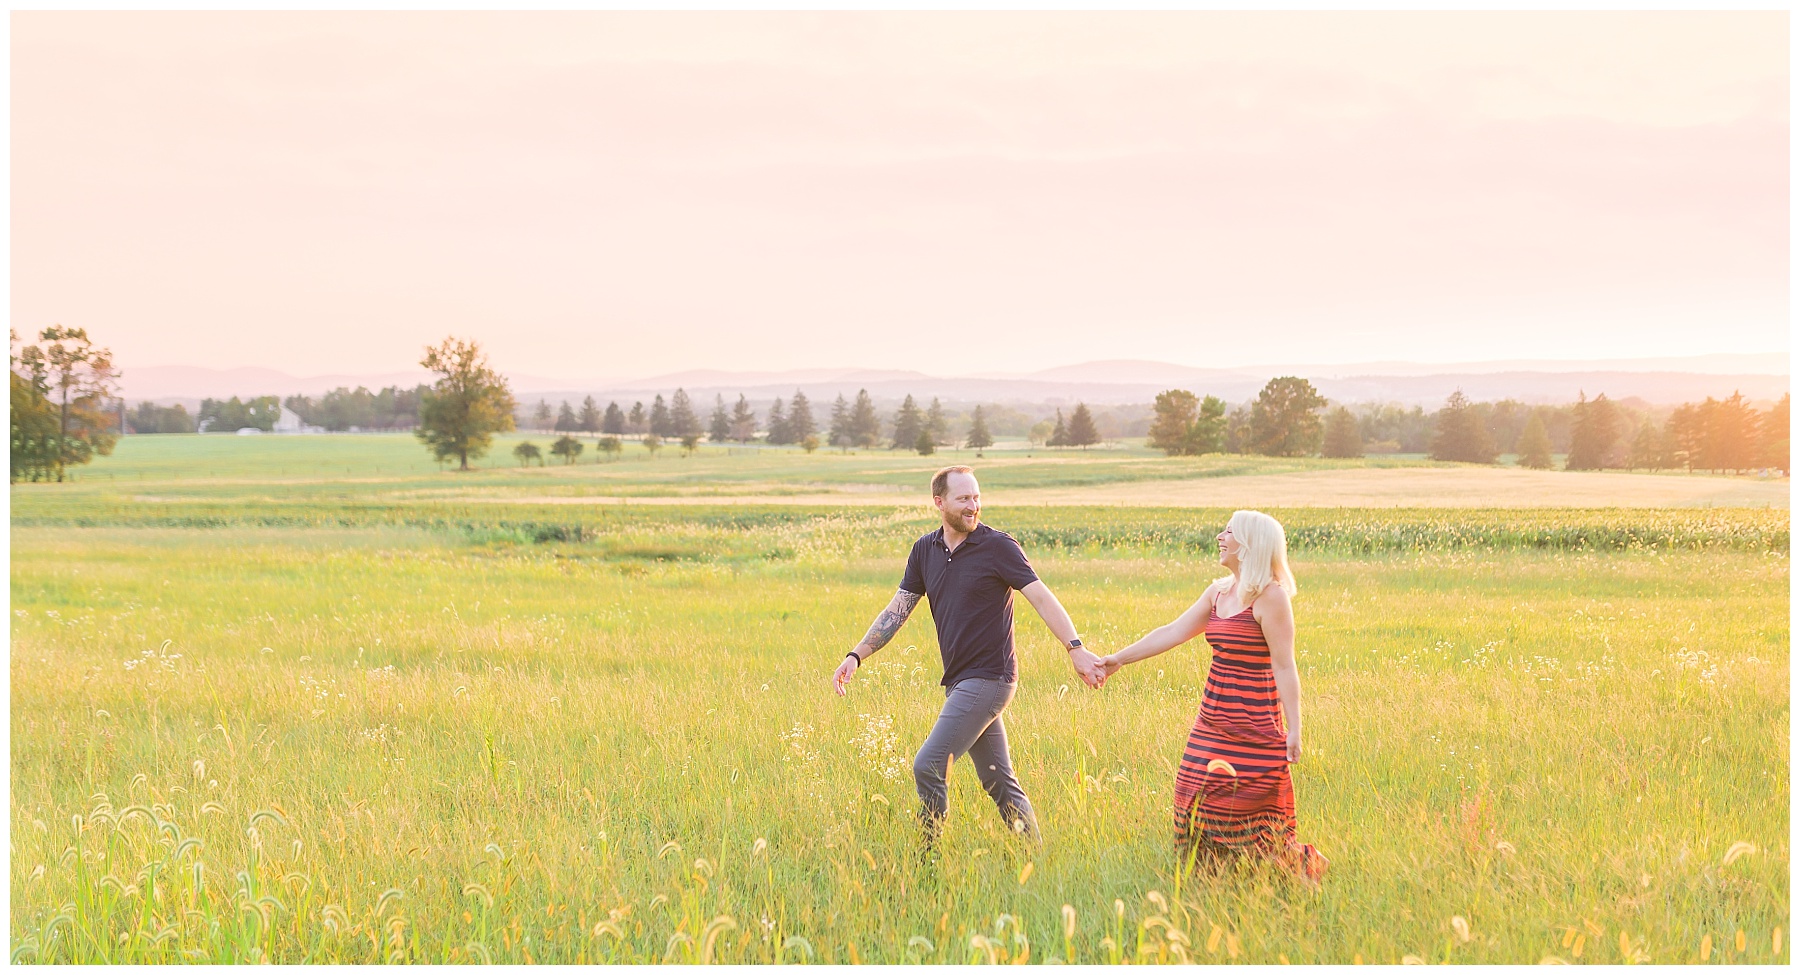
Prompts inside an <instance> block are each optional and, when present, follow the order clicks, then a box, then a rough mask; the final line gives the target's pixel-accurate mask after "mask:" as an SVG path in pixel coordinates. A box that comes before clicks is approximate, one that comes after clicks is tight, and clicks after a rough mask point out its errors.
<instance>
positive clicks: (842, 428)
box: [825, 393, 855, 447]
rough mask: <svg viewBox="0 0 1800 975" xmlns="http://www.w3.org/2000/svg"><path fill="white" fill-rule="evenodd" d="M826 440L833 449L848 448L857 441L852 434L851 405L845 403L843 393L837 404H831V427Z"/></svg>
mask: <svg viewBox="0 0 1800 975" xmlns="http://www.w3.org/2000/svg"><path fill="white" fill-rule="evenodd" d="M825 439H826V440H827V441H829V442H830V443H831V445H832V446H833V447H848V446H850V444H851V443H852V442H854V441H855V437H854V436H853V435H852V434H851V432H850V404H849V403H848V402H847V401H845V399H844V394H843V393H839V394H838V397H837V402H835V403H833V404H831V427H830V428H829V430H828V432H827V433H826V435H825Z"/></svg>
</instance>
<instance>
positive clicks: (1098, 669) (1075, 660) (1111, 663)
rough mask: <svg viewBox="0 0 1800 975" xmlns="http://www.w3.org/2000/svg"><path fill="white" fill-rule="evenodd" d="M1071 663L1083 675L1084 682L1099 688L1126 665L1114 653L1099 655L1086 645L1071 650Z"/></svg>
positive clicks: (1077, 672)
mask: <svg viewBox="0 0 1800 975" xmlns="http://www.w3.org/2000/svg"><path fill="white" fill-rule="evenodd" d="M1069 663H1071V664H1073V665H1074V666H1075V673H1076V674H1078V675H1079V676H1080V677H1081V680H1082V683H1084V684H1086V685H1087V686H1089V687H1092V688H1095V689H1098V688H1099V687H1100V686H1101V685H1103V684H1105V683H1106V679H1107V678H1108V677H1111V676H1112V675H1114V674H1116V673H1118V672H1119V668H1120V667H1123V666H1125V665H1124V664H1122V663H1120V662H1119V660H1118V658H1117V657H1115V656H1112V655H1110V654H1109V655H1107V656H1104V657H1101V656H1097V655H1096V654H1095V653H1094V652H1093V651H1092V650H1089V649H1088V648H1086V647H1076V648H1075V649H1073V650H1070V651H1069Z"/></svg>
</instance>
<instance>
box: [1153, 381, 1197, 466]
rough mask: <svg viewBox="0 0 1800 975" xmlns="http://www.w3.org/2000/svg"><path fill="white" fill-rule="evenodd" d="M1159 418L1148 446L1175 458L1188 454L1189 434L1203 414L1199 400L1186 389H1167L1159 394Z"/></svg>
mask: <svg viewBox="0 0 1800 975" xmlns="http://www.w3.org/2000/svg"><path fill="white" fill-rule="evenodd" d="M1154 409H1155V411H1156V419H1155V421H1154V422H1152V423H1151V424H1150V436H1149V438H1148V439H1147V440H1146V441H1145V443H1146V445H1147V446H1150V447H1155V448H1156V449H1157V450H1160V451H1162V452H1163V454H1164V455H1166V456H1169V457H1175V456H1178V455H1180V454H1185V453H1187V452H1188V432H1189V431H1190V430H1191V429H1192V427H1193V425H1194V419H1195V417H1196V416H1197V415H1198V413H1199V411H1200V398H1199V397H1198V396H1195V395H1194V394H1193V393H1190V392H1188V391H1187V390H1185V389H1165V390H1163V391H1162V392H1160V393H1157V394H1156V404H1155V407H1154Z"/></svg>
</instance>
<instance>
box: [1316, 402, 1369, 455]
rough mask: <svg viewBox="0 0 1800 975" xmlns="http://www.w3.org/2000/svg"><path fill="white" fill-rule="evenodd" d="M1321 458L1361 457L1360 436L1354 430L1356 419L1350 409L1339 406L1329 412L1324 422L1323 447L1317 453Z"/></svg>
mask: <svg viewBox="0 0 1800 975" xmlns="http://www.w3.org/2000/svg"><path fill="white" fill-rule="evenodd" d="M1319 454H1320V456H1323V457H1361V456H1362V455H1363V442H1362V434H1361V433H1360V432H1359V431H1358V430H1357V429H1356V417H1354V416H1352V415H1351V413H1350V408H1349V407H1347V406H1340V407H1338V408H1337V409H1335V410H1332V411H1331V416H1330V418H1328V419H1327V420H1326V421H1325V446H1324V447H1323V448H1321V449H1320V451H1319Z"/></svg>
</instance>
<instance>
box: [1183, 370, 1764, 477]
mask: <svg viewBox="0 0 1800 975" xmlns="http://www.w3.org/2000/svg"><path fill="white" fill-rule="evenodd" d="M1328 406H1329V403H1328V402H1327V400H1326V399H1325V397H1324V396H1322V395H1320V393H1319V392H1318V390H1317V389H1315V388H1314V387H1313V385H1312V384H1311V383H1309V382H1307V381H1306V380H1304V379H1300V378H1297V377H1294V376H1282V377H1278V378H1275V379H1271V380H1270V381H1269V383H1268V384H1267V385H1266V386H1264V387H1263V389H1262V391H1261V392H1260V393H1259V394H1258V395H1257V397H1256V399H1255V400H1254V401H1252V402H1250V403H1248V404H1243V405H1240V406H1238V407H1236V408H1235V409H1228V407H1227V404H1226V403H1225V401H1224V400H1221V399H1220V398H1218V397H1216V396H1205V397H1200V396H1196V395H1195V394H1193V393H1191V392H1188V391H1187V390H1181V389H1171V390H1166V391H1164V392H1162V393H1159V394H1157V397H1156V403H1155V406H1154V410H1155V419H1154V421H1153V422H1152V424H1151V427H1150V436H1149V439H1148V443H1149V445H1150V446H1151V447H1155V448H1158V449H1160V450H1162V451H1163V452H1164V453H1166V454H1169V455H1171V456H1174V455H1198V454H1208V453H1244V454H1265V455H1269V456H1277V457H1301V456H1308V455H1312V454H1315V453H1316V454H1318V455H1320V456H1323V457H1339V458H1347V457H1361V456H1363V455H1364V454H1365V453H1370V452H1400V451H1405V452H1413V453H1425V454H1426V455H1427V456H1429V457H1431V458H1432V459H1433V460H1448V461H1461V462H1464V463H1475V464H1492V463H1496V462H1497V461H1498V460H1499V457H1500V455H1501V454H1502V453H1503V452H1510V453H1512V454H1514V455H1516V457H1517V459H1518V463H1519V465H1520V466H1522V467H1531V468H1537V469H1548V468H1550V467H1551V466H1553V464H1554V456H1553V455H1554V454H1557V453H1563V454H1565V455H1566V456H1565V459H1564V462H1563V466H1564V467H1565V468H1566V469H1568V470H1605V469H1633V470H1669V469H1675V468H1682V469H1686V470H1709V471H1734V472H1735V471H1744V470H1753V469H1757V468H1773V469H1776V470H1781V471H1786V470H1788V469H1789V468H1788V406H1789V398H1788V397H1787V396H1783V397H1782V398H1781V400H1780V402H1778V403H1776V404H1775V405H1774V406H1773V407H1772V408H1770V409H1768V410H1765V411H1758V410H1756V409H1755V408H1753V407H1751V406H1750V405H1749V403H1748V402H1747V401H1745V400H1744V398H1743V396H1742V395H1741V394H1740V393H1736V392H1734V393H1733V394H1732V395H1731V396H1729V397H1727V398H1725V399H1722V400H1721V399H1714V398H1712V397H1708V398H1707V399H1706V400H1705V401H1704V402H1701V403H1685V404H1682V405H1681V406H1678V407H1675V408H1674V410H1673V411H1671V412H1670V413H1668V415H1667V416H1666V417H1658V416H1657V415H1655V413H1654V411H1652V410H1650V409H1648V408H1627V407H1625V406H1623V405H1621V404H1619V403H1616V402H1614V401H1613V400H1610V399H1608V398H1607V397H1606V396H1605V394H1601V395H1598V396H1596V397H1595V398H1594V399H1592V400H1589V399H1588V398H1587V396H1586V394H1585V393H1583V394H1582V395H1581V396H1580V399H1579V400H1578V401H1577V402H1575V403H1573V404H1568V405H1565V406H1529V405H1527V404H1524V403H1520V402H1518V401H1516V400H1501V401H1499V402H1496V403H1475V402H1471V401H1470V400H1469V399H1468V397H1466V396H1464V395H1463V393H1462V391H1461V390H1458V391H1456V392H1454V393H1451V394H1450V396H1449V397H1448V399H1446V400H1445V402H1444V405H1443V407H1442V408H1441V409H1439V410H1437V411H1436V412H1434V413H1426V412H1425V411H1424V409H1423V408H1422V407H1413V408H1412V409H1410V410H1408V409H1405V408H1402V407H1398V406H1395V405H1392V404H1364V405H1362V406H1360V407H1359V408H1358V409H1357V410H1356V411H1352V410H1351V409H1350V408H1349V407H1348V406H1344V405H1339V406H1337V407H1335V408H1332V409H1330V410H1329V411H1328V412H1327V411H1326V407H1328Z"/></svg>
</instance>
